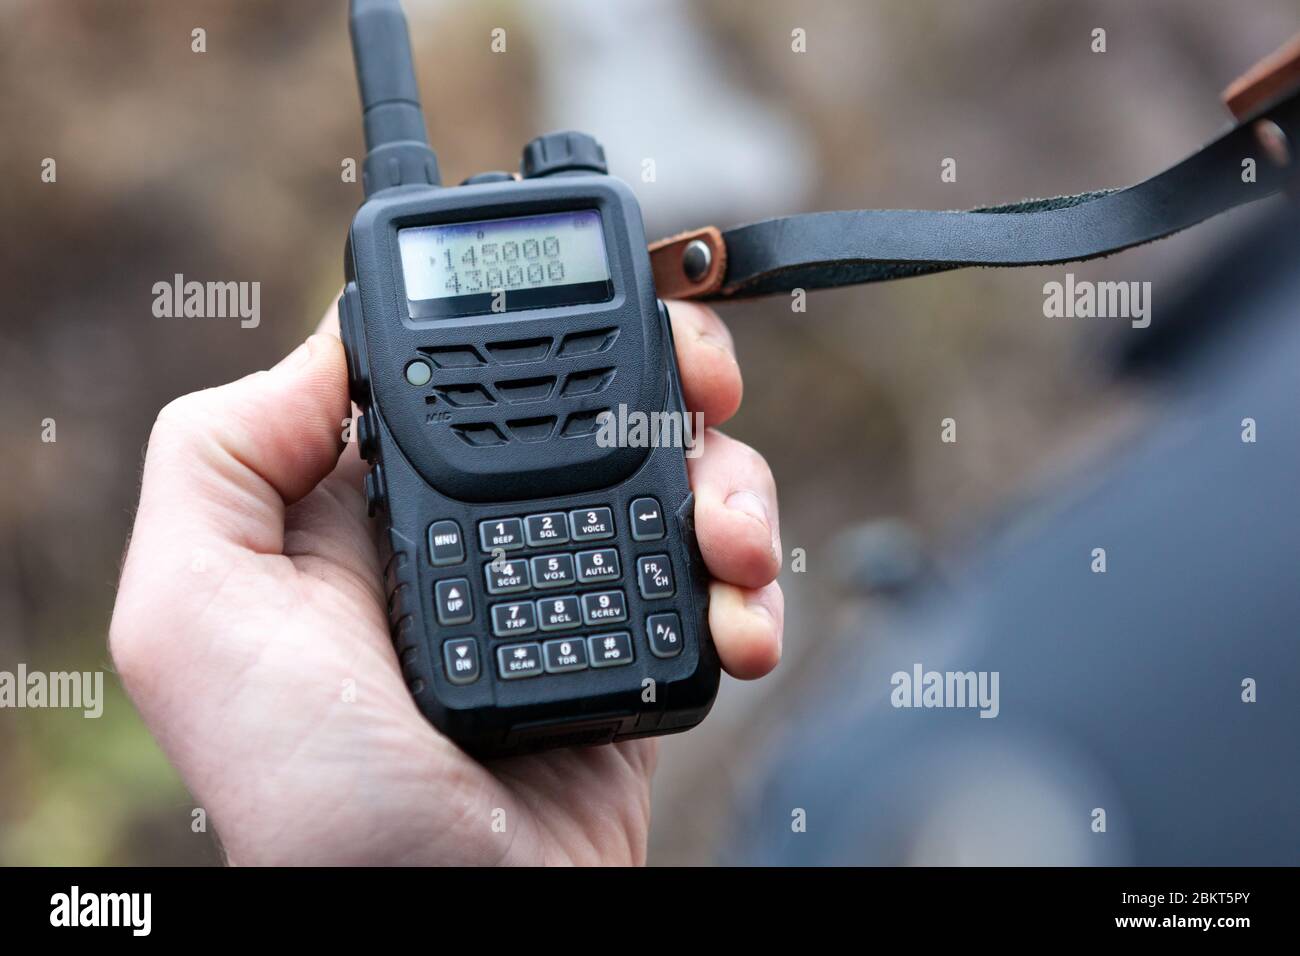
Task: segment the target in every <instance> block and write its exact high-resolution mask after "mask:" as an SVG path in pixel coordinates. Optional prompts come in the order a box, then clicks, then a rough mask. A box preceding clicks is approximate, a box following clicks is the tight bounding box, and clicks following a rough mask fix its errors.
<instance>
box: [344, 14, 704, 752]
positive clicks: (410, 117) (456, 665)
mask: <svg viewBox="0 0 1300 956" xmlns="http://www.w3.org/2000/svg"><path fill="white" fill-rule="evenodd" d="M349 16H350V27H351V34H352V47H353V53H354V56H355V59H356V68H357V78H358V82H359V85H360V89H361V102H362V108H363V110H364V117H365V120H364V121H365V138H366V147H367V155H366V159H365V164H364V172H363V175H364V184H365V193H366V200H365V202H364V204H363V205H362V206H361V208H360V210H359V211H358V212H357V214H356V217H355V218H354V219H353V221H352V228H351V230H350V232H349V234H348V241H347V247H346V251H345V253H344V271H345V273H346V278H347V284H346V286H345V289H344V293H343V296H342V298H341V299H340V300H339V327H340V332H341V335H342V339H343V344H344V347H345V349H346V351H347V359H348V375H349V383H350V390H351V395H352V399H353V401H355V402H356V404H357V406H358V407H359V408H360V409H361V410H362V415H361V416H360V418H359V419H358V422H357V429H356V438H357V441H358V444H359V446H360V451H361V454H362V456H363V457H364V458H365V459H366V460H367V461H368V462H370V464H371V469H370V472H369V474H368V475H367V476H366V481H365V491H366V498H367V501H368V503H369V507H370V512H371V514H372V515H379V516H381V519H382V520H383V521H384V522H385V524H386V532H387V533H386V535H385V537H386V538H387V542H386V544H387V547H388V548H390V549H391V557H390V558H389V560H388V562H387V568H386V571H385V578H386V580H385V585H386V590H387V595H388V613H389V623H390V627H391V631H392V637H393V641H394V645H395V647H396V649H397V653H398V656H399V658H400V663H401V668H402V673H403V675H404V676H405V679H406V681H407V685H408V686H409V688H410V690H411V693H412V695H413V696H414V698H415V700H416V703H417V704H418V706H419V708H420V710H421V711H422V712H423V713H424V714H425V716H426V717H428V719H429V720H430V721H432V722H433V724H434V725H436V726H437V727H438V728H439V729H440V730H442V731H443V732H444V733H446V734H447V735H448V736H449V737H451V738H452V739H453V740H455V741H456V742H457V743H458V744H459V745H460V746H462V747H463V748H465V749H466V750H467V751H470V752H472V753H476V754H481V755H497V754H509V753H520V752H527V751H530V750H539V749H543V748H548V747H555V746H573V745H592V744H602V743H608V742H611V741H618V740H625V739H628V738H632V737H643V736H649V735H653V734H664V733H672V732H675V731H680V730H685V729H687V728H689V727H692V726H694V725H695V724H697V723H699V722H700V721H701V720H703V719H704V716H705V715H706V714H707V713H708V711H709V708H710V707H711V706H712V703H713V699H714V697H715V695H716V694H717V688H718V679H719V667H718V660H717V655H716V652H715V650H714V648H713V643H712V640H711V639H710V636H709V633H708V625H707V602H708V592H707V576H706V575H705V572H704V565H703V561H702V560H701V558H700V556H699V551H698V547H697V545H696V541H695V534H694V526H693V521H692V513H693V504H694V503H693V499H692V496H691V491H690V487H689V484H688V482H687V473H686V452H685V449H684V448H683V447H682V446H681V443H680V442H679V443H675V444H665V443H663V442H637V443H636V444H633V443H631V442H628V441H623V442H618V441H609V440H601V439H602V429H605V432H606V433H610V432H614V431H615V430H614V429H606V428H605V426H606V425H608V424H609V423H610V422H611V421H612V420H613V419H611V418H610V417H609V416H627V415H632V414H637V415H642V416H647V417H648V418H650V419H651V420H652V421H656V422H658V421H662V420H664V418H665V417H671V416H674V415H675V416H680V417H681V418H682V419H685V418H686V408H685V405H684V403H683V400H682V391H681V387H680V383H679V381H678V375H677V366H676V361H675V358H674V353H673V343H672V335H671V329H670V326H669V321H668V313H667V310H666V309H665V307H664V305H663V303H662V302H661V301H660V300H659V299H658V298H657V297H656V294H655V286H654V280H653V275H652V272H651V266H650V259H649V254H648V253H647V251H646V241H645V235H644V227H643V226H642V222H641V212H640V209H639V208H638V206H637V202H636V199H635V198H634V196H633V194H632V192H631V190H630V189H628V187H627V186H626V185H625V184H623V183H622V182H620V181H619V180H617V179H614V178H612V177H610V176H609V175H607V173H606V165H605V157H604V151H603V149H602V148H601V146H600V145H599V144H598V143H597V142H596V141H595V140H594V139H592V138H591V137H590V136H587V135H584V134H582V133H576V132H564V133H553V134H550V135H547V136H541V137H539V138H537V139H535V140H533V141H532V142H531V143H529V144H528V145H527V146H526V147H525V149H524V154H523V163H522V176H515V175H512V174H509V173H502V172H492V173H484V174H481V175H477V176H472V177H470V178H469V179H467V180H465V182H464V183H462V184H461V185H460V186H457V187H453V188H443V187H442V186H441V185H440V178H439V173H438V165H437V159H436V158H435V156H434V153H433V151H432V150H431V149H430V148H429V145H428V138H427V135H426V132H425V126H424V116H423V113H422V111H421V108H420V102H419V96H418V93H417V88H416V82H415V73H414V69H413V66H412V62H411V50H410V40H409V37H408V35H407V29H406V20H405V17H404V16H403V14H402V11H401V7H400V5H399V3H398V0H351V9H350V14H349ZM678 433H681V434H686V431H685V430H679V432H678ZM625 437H626V436H625ZM700 437H702V436H696V439H697V440H698V439H699V438H700Z"/></svg>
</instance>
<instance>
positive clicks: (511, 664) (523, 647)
mask: <svg viewBox="0 0 1300 956" xmlns="http://www.w3.org/2000/svg"><path fill="white" fill-rule="evenodd" d="M497 671H498V672H499V673H500V674H501V678H502V679H503V680H518V679H519V678H521V677H536V676H537V675H538V674H540V673H541V672H542V648H541V646H540V645H538V644H511V645H509V646H508V647H498V648H497Z"/></svg>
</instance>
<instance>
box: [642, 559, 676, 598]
mask: <svg viewBox="0 0 1300 956" xmlns="http://www.w3.org/2000/svg"><path fill="white" fill-rule="evenodd" d="M636 586H637V587H638V588H640V590H641V596H642V597H643V598H664V597H672V594H673V569H672V565H670V564H669V563H668V555H666V554H652V555H650V556H649V557H645V558H638V559H637V562H636Z"/></svg>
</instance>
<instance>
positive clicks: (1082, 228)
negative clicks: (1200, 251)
mask: <svg viewBox="0 0 1300 956" xmlns="http://www.w3.org/2000/svg"><path fill="white" fill-rule="evenodd" d="M1262 121H1271V122H1273V123H1276V124H1277V126H1278V127H1280V128H1281V130H1282V131H1283V132H1284V133H1285V134H1286V137H1287V140H1288V141H1289V143H1290V144H1291V150H1292V153H1291V156H1290V159H1289V161H1288V162H1283V163H1279V162H1278V161H1277V159H1276V158H1272V159H1271V158H1270V156H1269V154H1268V153H1267V152H1266V151H1265V149H1264V148H1263V147H1262V145H1261V141H1260V138H1259V127H1258V126H1257V124H1259V123H1260V122H1262ZM1297 148H1300V91H1297V92H1293V93H1292V94H1291V95H1290V96H1288V97H1286V98H1284V99H1282V100H1280V101H1278V102H1276V103H1274V104H1272V105H1271V106H1269V107H1267V108H1266V109H1264V110H1262V111H1260V112H1259V113H1257V114H1255V115H1253V116H1251V117H1249V118H1248V119H1247V120H1245V121H1243V122H1242V123H1239V124H1238V125H1236V126H1234V127H1233V128H1232V129H1230V130H1229V131H1228V132H1226V133H1225V134H1223V135H1222V136H1220V137H1219V138H1218V139H1216V140H1215V141H1214V142H1212V143H1210V144H1209V145H1207V146H1206V147H1204V148H1203V149H1201V150H1200V151H1199V152H1197V153H1195V154H1193V155H1192V156H1190V157H1188V158H1187V159H1185V160H1183V161H1182V162H1181V163H1179V164H1178V165H1176V166H1173V167H1171V168H1170V169H1167V170H1165V171H1164V172H1163V173H1160V174H1159V175H1158V176H1154V177H1152V178H1151V179H1148V180H1145V181H1144V182H1141V183H1138V184H1137V185H1136V186H1130V187H1128V188H1127V189H1119V190H1105V191H1102V192H1092V193H1082V194H1080V195H1076V196H1057V197H1054V198H1051V199H1030V200H1026V201H1024V202H1019V203H1014V204H1012V205H1007V206H994V207H989V208H984V209H972V210H969V211H966V212H925V211H918V210H879V209H866V210H853V211H845V212H820V213H810V214H807V215H799V216H787V217H784V218H781V219H768V220H765V221H763V222H756V223H752V224H750V225H746V226H737V227H735V228H733V229H728V230H726V231H724V232H723V233H722V240H723V243H724V244H725V263H726V265H725V273H724V275H723V279H722V282H721V285H720V286H719V287H717V288H716V289H712V290H709V291H707V292H704V293H703V294H701V295H699V298H702V299H727V298H731V299H738V298H750V297H754V296H761V295H771V294H773V293H778V292H789V291H790V290H792V289H796V288H802V289H821V288H828V287H832V286H842V285H855V284H858V283H864V282H880V281H883V280H886V279H900V278H905V277H907V276H916V275H925V274H928V273H932V272H941V271H945V270H948V269H959V268H962V267H964V266H1024V265H1045V264H1049V263H1060V262H1073V261H1077V260H1083V259H1092V258H1096V257H1098V256H1104V255H1107V254H1109V253H1112V252H1118V251H1119V250H1121V249H1127V248H1130V247H1131V246H1137V245H1141V244H1142V243H1146V242H1151V241H1152V240H1154V239H1160V238H1162V237H1164V236H1168V235H1170V234H1172V233H1175V232H1178V231H1179V230H1182V229H1186V228H1187V227H1188V226H1192V225H1195V224H1196V223H1198V222H1201V221H1202V220H1205V219H1208V218H1210V217H1211V216H1215V215H1218V214H1219V213H1221V212H1224V211H1226V210H1228V209H1231V208H1233V207H1235V206H1240V205H1243V204H1245V203H1249V202H1253V201H1255V200H1258V199H1263V198H1265V197H1267V196H1271V195H1273V194H1275V193H1277V192H1279V191H1281V190H1283V189H1284V188H1285V187H1286V186H1287V185H1288V183H1290V182H1294V180H1295V168H1296V157H1295V153H1294V150H1296V149H1297ZM1247 158H1250V159H1254V160H1255V165H1256V169H1255V181H1254V182H1244V181H1243V177H1242V172H1243V167H1242V162H1243V160H1245V159H1247Z"/></svg>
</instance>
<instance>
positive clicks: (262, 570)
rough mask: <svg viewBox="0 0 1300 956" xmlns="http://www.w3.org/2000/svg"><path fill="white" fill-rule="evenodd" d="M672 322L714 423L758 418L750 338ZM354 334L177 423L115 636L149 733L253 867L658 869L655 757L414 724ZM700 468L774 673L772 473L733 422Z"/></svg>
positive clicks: (736, 586)
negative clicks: (526, 744)
mask: <svg viewBox="0 0 1300 956" xmlns="http://www.w3.org/2000/svg"><path fill="white" fill-rule="evenodd" d="M671 314H672V322H673V332H674V337H675V339H676V348H677V359H678V364H679V367H680V370H681V379H682V387H683V391H684V393H685V396H686V401H687V405H688V406H689V407H690V409H691V410H692V411H698V412H702V413H703V415H704V420H705V423H706V424H707V425H709V426H715V425H717V424H719V423H721V422H723V421H725V420H726V419H728V418H729V417H731V415H733V414H734V413H735V411H736V409H737V407H738V406H739V404H740V397H741V378H740V370H739V368H738V366H737V364H736V360H735V356H734V351H733V346H732V341H731V336H730V334H729V333H728V332H727V329H726V327H725V326H724V325H723V323H722V322H721V320H720V319H719V318H718V317H717V316H716V315H715V314H714V313H713V312H712V311H711V310H709V309H706V308H702V307H700V306H697V305H693V304H690V303H675V304H672V307H671ZM337 328H338V320H337V315H336V314H333V313H331V314H330V315H327V316H326V318H325V320H324V322H322V330H323V331H322V333H320V334H317V335H314V336H312V337H311V338H309V339H308V340H307V341H306V342H305V343H303V344H302V345H301V346H299V347H298V349H297V350H295V351H294V352H292V353H291V354H290V355H289V356H288V357H286V358H285V359H284V360H283V361H281V362H280V363H279V364H278V365H276V366H275V367H274V368H272V369H270V370H269V371H265V372H257V373H255V374H253V375H250V376H247V377H246V378H243V379H240V380H239V381H236V382H232V383H230V384H228V385H224V386H221V387H220V388H213V389H207V390H205V391H201V392H195V393H193V394H190V395H185V396H183V397H181V398H179V399H177V400H176V401H174V402H172V403H171V404H169V405H168V406H167V407H166V408H164V409H163V410H162V412H161V413H160V414H159V416H158V420H157V422H156V423H155V425H154V428H153V432H152V434H151V436H150V438H149V450H148V455H147V458H146V461H145V469H144V480H143V485H142V489H141V494H140V506H139V510H138V512H137V514H136V520H135V529H134V532H133V534H132V538H131V544H130V548H129V551H128V554H127V558H126V562H125V565H124V568H123V573H122V580H121V584H120V587H119V589H118V596H117V604H116V607H115V608H114V612H113V622H112V627H111V630H110V646H111V650H112V654H113V659H114V661H115V663H116V666H117V668H118V671H119V673H120V675H121V677H122V680H123V682H124V683H125V685H126V688H127V690H128V692H129V693H130V694H131V697H132V698H133V700H134V701H135V703H136V706H137V707H138V708H139V710H140V713H141V714H142V715H143V717H144V720H145V722H146V724H148V726H149V729H150V730H151V731H152V732H153V734H154V736H155V737H157V739H158V741H159V743H160V744H161V745H162V747H163V750H164V751H165V752H166V754H167V756H168V757H169V758H170V760H171V761H172V763H173V764H174V765H175V766H176V767H177V768H178V770H179V771H180V774H181V776H182V778H183V779H184V780H185V783H186V785H187V786H188V787H189V789H190V792H191V793H192V794H193V796H194V798H195V799H196V800H197V801H198V805H199V806H201V807H203V808H204V809H205V811H206V812H207V814H208V816H209V819H210V820H211V821H212V823H213V825H214V827H215V829H216V831H217V833H218V834H219V836H220V838H221V841H222V844H223V846H224V848H225V851H226V853H227V856H228V859H229V860H230V861H231V862H233V863H238V864H256V863H299V864H324V863H331V864H333V863H352V864H365V863H387V864H489V863H524V864H543V863H564V862H571V863H614V864H619V863H641V862H644V859H645V851H646V841H647V833H648V830H649V823H650V777H651V774H652V773H653V771H654V766H655V759H656V754H657V751H658V745H659V744H658V741H657V740H654V739H645V740H633V741H627V742H624V743H618V744H613V745H609V746H603V747H587V748H575V749H568V750H555V751H549V752H545V753H541V754H536V755H531V756H522V757H512V758H507V759H501V760H494V761H491V762H489V763H486V764H485V763H479V762H477V761H475V760H474V759H472V758H470V757H469V756H467V755H466V754H465V753H464V752H462V751H461V750H460V749H459V748H458V747H457V746H456V745H455V744H453V743H452V742H451V741H450V740H448V739H447V738H446V737H444V736H443V735H442V734H440V733H439V732H438V731H437V730H436V729H435V728H434V727H433V726H432V725H430V724H429V723H428V722H427V721H426V720H425V719H424V717H423V716H422V715H421V714H420V713H419V711H418V710H417V709H416V706H415V704H414V702H413V701H412V699H411V698H410V696H409V694H408V692H407V689H406V684H405V682H404V680H403V678H402V675H401V672H400V670H399V667H398V662H397V659H396V655H395V653H394V651H393V647H392V644H391V643H390V640H389V635H388V621H387V616H386V612H385V598H384V594H383V591H382V585H381V569H380V565H379V556H378V551H377V548H376V544H375V529H374V526H373V524H372V522H371V521H370V520H369V519H368V518H367V517H366V505H365V501H364V498H363V496H362V493H361V480H362V477H363V475H364V474H365V470H366V467H367V466H366V464H365V463H364V462H363V461H362V460H361V459H360V457H359V456H358V453H357V449H356V445H355V443H351V444H348V445H347V446H346V447H345V448H344V450H343V453H342V455H341V456H340V453H339V450H340V446H341V435H342V430H343V423H344V422H345V421H346V420H347V418H348V417H349V416H350V414H351V405H350V403H349V401H348V390H347V372H346V365H345V361H344V355H343V347H342V345H341V344H340V342H339V340H338V338H337V337H336V334H333V333H336V332H337ZM688 467H689V470H690V479H691V485H692V487H693V489H694V492H695V524H696V533H697V535H698V538H699V544H700V549H701V552H702V554H703V556H704V560H705V562H706V564H707V565H708V567H709V571H710V572H711V574H712V578H713V580H712V582H711V584H710V589H709V593H710V607H709V626H710V629H711V631H712V634H713V640H714V643H715V644H716V646H717V649H718V655H719V657H720V658H721V661H722V664H723V667H724V668H725V669H726V670H727V671H728V672H729V673H731V674H732V675H733V676H735V677H739V678H745V679H749V678H756V677H761V676H762V675H764V674H766V673H767V672H768V671H770V670H771V669H772V668H773V667H775V666H776V662H777V660H778V658H779V657H780V650H781V628H782V619H783V612H784V605H783V601H782V596H781V590H780V587H779V585H778V584H777V583H776V581H775V578H776V575H777V572H778V570H779V569H780V563H781V548H780V538H779V532H778V525H777V504H776V489H775V485H774V482H773V479H772V474H771V472H770V471H769V470H768V467H767V464H766V462H764V461H763V459H762V457H760V456H759V455H758V454H757V453H756V452H755V451H753V450H752V449H750V448H748V447H747V446H745V445H742V444H740V443H739V442H736V441H733V440H732V439H730V438H727V437H726V436H724V435H722V434H721V433H719V432H717V431H715V430H714V429H713V428H712V427H710V429H709V431H708V432H707V435H706V439H705V445H704V453H703V454H702V455H701V456H700V457H698V458H692V459H688ZM349 681H351V682H354V683H352V684H348V683H347V682H349ZM345 686H350V687H353V688H355V696H354V697H351V696H350V699H348V700H345V699H344V694H343V693H342V691H343V688H344V687H345ZM706 726H707V725H706ZM703 732H705V733H707V732H708V731H707V730H705V731H703ZM498 810H500V811H504V814H505V818H504V822H505V830H504V832H499V830H500V828H497V829H496V830H494V828H493V825H492V824H493V821H494V819H499V817H500V815H499V813H497V814H496V816H495V817H494V813H495V812H496V811H498Z"/></svg>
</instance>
